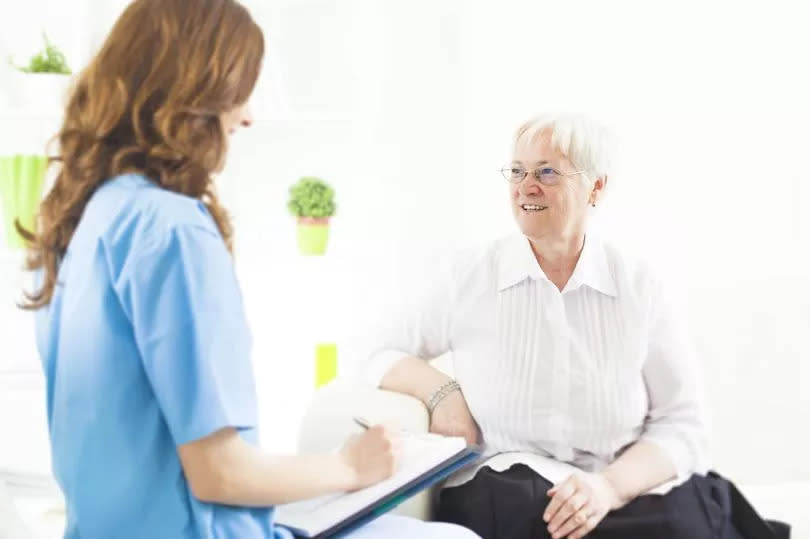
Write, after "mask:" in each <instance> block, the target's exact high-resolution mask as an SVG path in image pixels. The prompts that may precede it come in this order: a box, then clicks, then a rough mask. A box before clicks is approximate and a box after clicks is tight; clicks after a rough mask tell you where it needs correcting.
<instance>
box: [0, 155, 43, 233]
mask: <svg viewBox="0 0 810 539" xmlns="http://www.w3.org/2000/svg"><path fill="white" fill-rule="evenodd" d="M47 166H48V160H47V158H46V157H45V156H44V155H13V156H2V157H0V202H2V212H0V213H2V214H3V220H4V221H5V226H4V228H5V230H6V244H7V245H8V246H9V247H11V248H12V249H14V248H17V249H19V248H21V247H24V241H23V238H22V236H20V235H19V233H18V232H17V229H16V227H15V226H14V222H15V221H19V222H20V225H21V226H22V227H23V228H25V229H26V230H34V229H35V226H34V225H35V219H36V212H37V207H38V206H39V200H40V197H41V196H42V186H43V183H44V181H45V170H46V168H47Z"/></svg>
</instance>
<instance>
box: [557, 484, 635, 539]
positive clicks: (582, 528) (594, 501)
mask: <svg viewBox="0 0 810 539" xmlns="http://www.w3.org/2000/svg"><path fill="white" fill-rule="evenodd" d="M548 495H549V496H551V501H550V502H549V504H548V506H547V507H546V510H545V512H544V513H543V520H544V521H546V522H547V523H548V531H549V533H550V534H551V536H552V537H553V538H554V539H558V538H560V537H568V538H569V539H580V538H581V537H585V535H587V534H588V533H590V532H591V531H592V530H593V529H594V528H596V525H597V524H599V522H601V521H602V519H603V518H605V515H607V514H608V512H609V511H612V510H614V509H618V508H620V507H622V506H623V505H624V503H625V502H623V501H622V500H621V498H620V497H619V495H618V493H617V492H616V489H615V488H614V487H613V485H612V484H611V483H610V481H609V480H608V479H607V478H606V477H605V476H604V475H602V474H599V473H587V472H578V473H575V474H573V475H571V476H570V477H569V478H568V479H566V480H565V481H563V482H562V483H559V484H558V485H555V486H554V488H552V489H550V490H549V491H548Z"/></svg>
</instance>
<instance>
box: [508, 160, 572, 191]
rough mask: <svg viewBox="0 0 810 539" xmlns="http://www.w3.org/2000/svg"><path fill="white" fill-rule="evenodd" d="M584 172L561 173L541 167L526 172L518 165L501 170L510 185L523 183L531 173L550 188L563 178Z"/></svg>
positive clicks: (554, 169)
mask: <svg viewBox="0 0 810 539" xmlns="http://www.w3.org/2000/svg"><path fill="white" fill-rule="evenodd" d="M584 172H585V171H584V170H577V171H576V172H560V171H559V170H557V169H556V168H551V167H540V168H536V169H534V170H526V169H525V168H523V167H521V166H518V165H508V166H505V167H503V168H502V169H501V174H503V177H504V178H506V181H508V182H510V183H520V182H522V181H523V178H525V177H526V176H527V175H528V174H529V173H531V174H532V176H534V179H536V180H537V181H539V182H540V183H542V184H543V185H546V186H549V187H553V186H555V185H558V184H559V183H560V182H561V181H562V179H563V178H567V177H568V176H576V175H577V174H583V173H584Z"/></svg>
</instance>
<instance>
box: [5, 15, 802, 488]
mask: <svg viewBox="0 0 810 539" xmlns="http://www.w3.org/2000/svg"><path fill="white" fill-rule="evenodd" d="M246 4H247V5H248V6H249V7H250V8H251V10H252V12H253V13H254V16H255V17H256V19H257V20H258V21H259V22H260V23H261V25H262V26H263V28H264V29H265V32H266V37H267V40H268V45H269V49H268V55H267V59H266V62H265V70H264V72H263V74H262V77H261V80H260V83H259V85H258V87H257V90H256V94H255V97H254V103H253V104H254V107H253V108H254V113H255V116H256V123H255V126H254V127H253V128H252V129H250V130H247V131H243V132H240V133H239V134H238V135H237V136H236V137H235V139H234V141H233V147H232V151H231V154H230V156H229V160H228V165H227V168H226V170H225V172H224V173H223V174H222V176H221V178H219V180H218V181H219V184H220V189H221V191H222V195H223V198H224V200H225V202H226V204H227V205H228V206H229V208H230V209H231V211H232V213H233V215H234V220H235V226H236V231H237V236H236V264H237V271H238V272H239V275H240V278H241V281H242V285H243V289H244V294H245V296H246V302H247V308H248V311H249V312H248V315H249V318H250V321H251V325H252V327H253V330H254V334H255V354H254V362H255V367H256V372H257V379H258V382H259V388H260V401H261V408H262V410H261V411H262V416H263V422H264V435H263V442H264V444H265V445H266V446H267V447H268V448H270V449H272V450H276V451H292V450H293V449H294V447H295V437H296V428H297V422H298V420H299V418H300V416H301V414H302V413H303V409H304V405H305V403H306V402H307V401H308V399H309V398H310V397H311V394H312V377H313V375H312V356H313V349H314V345H315V343H316V342H319V341H335V342H338V343H339V354H340V361H341V370H342V371H343V372H347V371H349V370H350V369H351V364H352V363H353V361H354V360H355V359H356V357H355V356H353V354H352V350H353V349H352V347H351V346H350V343H351V342H353V339H354V338H355V337H358V336H362V335H363V334H364V332H365V331H366V328H367V327H368V324H369V323H370V322H371V321H373V320H374V319H375V318H378V317H380V316H381V313H384V312H385V310H386V309H387V308H388V307H389V305H390V304H393V303H395V302H396V301H398V300H399V298H400V297H401V296H402V295H403V294H404V291H405V290H411V289H413V287H417V286H418V283H420V282H424V280H425V279H427V278H429V276H430V273H431V271H432V269H433V268H434V267H435V266H436V265H437V264H439V263H440V262H441V260H442V258H443V257H446V255H447V254H448V253H450V252H452V251H454V250H455V249H457V248H459V247H462V246H467V245H471V244H480V243H483V242H485V241H487V240H488V239H491V238H494V237H497V236H499V235H502V234H503V233H506V232H510V231H512V230H513V229H514V227H513V223H512V221H511V218H510V214H509V210H508V202H507V195H506V186H505V185H504V183H505V182H503V180H502V179H501V178H500V176H499V174H498V173H497V172H496V171H497V169H498V168H500V166H501V165H502V164H503V163H504V162H506V161H508V160H509V158H510V155H509V144H510V140H511V136H512V132H513V130H514V129H515V127H517V125H518V124H519V123H520V122H522V121H523V120H525V119H527V118H528V117H529V116H531V115H534V114H536V113H540V112H544V111H548V110H551V111H555V110H567V111H579V112H585V113H587V114H590V115H592V116H594V117H596V118H597V119H599V120H601V121H603V122H604V123H607V124H608V125H610V126H611V127H612V129H613V131H614V132H615V134H616V136H617V141H618V144H617V146H618V149H619V162H618V164H617V168H616V170H615V173H614V174H612V176H611V179H610V184H609V196H608V197H607V198H606V200H605V202H604V204H603V205H601V206H600V207H599V208H598V209H597V210H596V215H595V216H594V220H593V223H592V225H593V226H594V227H598V228H599V229H600V230H602V231H603V235H605V236H607V237H609V238H610V239H612V241H614V242H616V243H618V244H620V245H623V246H625V247H626V248H627V249H628V250H630V251H632V252H636V253H640V254H642V255H643V256H646V257H647V258H649V259H651V260H652V261H653V262H654V263H655V264H656V266H658V267H659V268H660V269H661V271H663V272H665V273H666V274H667V276H668V277H669V278H670V279H671V281H672V283H673V286H675V287H676V288H678V289H679V290H681V291H682V292H683V294H682V296H681V297H682V298H683V300H684V301H683V302H684V307H686V309H687V313H688V316H689V323H690V327H691V329H692V334H693V338H694V341H695V344H696V346H697V348H698V351H699V353H700V355H701V359H702V361H703V364H704V366H705V372H706V377H707V385H708V388H709V396H710V401H711V405H712V413H713V420H714V427H713V434H714V442H715V443H714V446H715V455H716V457H717V458H716V461H717V464H718V468H719V469H720V470H721V471H722V472H725V473H726V474H727V475H730V476H732V477H734V478H735V479H738V480H740V481H746V482H774V481H798V480H804V481H810V466H808V464H807V462H806V458H807V455H810V352H808V346H807V339H806V335H807V333H808V329H810V178H809V177H808V162H807V157H806V156H807V148H809V147H810V106H808V105H807V100H808V96H810V84H808V77H807V75H806V72H807V58H806V54H807V51H808V50H810V38H809V37H808V33H807V32H806V28H805V24H804V21H805V20H806V19H804V18H803V17H802V16H801V13H802V12H803V10H802V9H801V3H799V2H796V3H787V2H768V3H765V2H761V3H756V2H755V3H742V2H728V3H725V2H724V3H720V2H666V3H659V2H568V1H566V2H563V1H557V2H535V1H531V2H530V1H517V0H501V1H499V2H462V1H456V2H454V1H449V0H445V1H427V0H417V1H405V0H384V1H381V0H341V1H338V0H333V1H328V0H300V1H293V0H274V1H271V0H266V1H261V0H253V1H251V2H246ZM743 4H744V5H743ZM123 5H125V2H121V1H119V0H73V1H71V2H63V1H57V0H29V1H27V2H25V3H17V2H11V1H10V0H0V6H2V11H1V12H0V58H5V57H6V56H7V55H8V54H13V55H14V57H15V59H16V60H17V61H18V63H20V62H23V61H24V60H25V58H26V57H27V56H28V55H30V54H31V53H32V52H33V51H34V50H35V48H36V47H37V45H38V43H39V35H40V32H41V30H42V29H45V30H47V32H48V34H49V36H50V37H51V39H52V40H53V41H54V42H56V43H58V44H59V45H61V46H62V47H63V48H64V50H65V52H66V53H67V55H68V59H69V61H70V63H71V64H72V66H73V67H74V68H77V67H80V66H81V65H83V64H84V63H85V62H86V61H87V59H88V58H89V57H90V55H91V53H92V51H94V50H95V48H96V47H97V46H98V45H99V44H100V43H101V40H102V39H103V38H104V36H105V34H106V32H107V31H108V30H109V28H110V26H111V24H112V22H113V21H114V19H115V17H116V16H117V14H118V13H119V12H120V10H121V9H122V6H123ZM0 83H2V89H3V92H0V154H4V153H8V152H9V151H10V150H11V148H14V150H15V151H17V150H18V149H19V147H20V145H30V146H31V151H39V150H40V149H41V146H40V145H39V141H40V139H42V140H44V138H43V137H45V133H49V130H50V129H52V128H53V127H52V126H53V125H55V123H56V121H58V120H54V119H53V118H49V117H47V116H45V115H39V116H32V115H27V114H23V113H21V112H20V111H19V110H16V109H14V108H13V107H12V106H10V105H9V99H10V94H9V92H10V89H11V88H12V79H11V74H10V73H9V71H8V69H7V68H6V67H5V65H0ZM301 175H319V176H321V177H323V178H325V179H326V180H328V181H329V182H331V183H332V184H333V185H334V187H335V188H336V191H337V202H338V210H339V213H338V216H337V217H336V218H335V219H334V220H333V226H332V238H331V243H330V247H329V253H328V255H327V256H326V257H323V258H304V257H300V256H299V255H297V253H296V251H295V240H294V234H295V227H294V222H293V221H292V219H291V218H290V217H289V216H288V215H287V214H286V209H285V207H286V196H287V188H288V186H289V185H290V184H291V183H292V182H293V181H295V180H296V179H297V178H298V177H299V176H301ZM20 262H21V254H20V253H19V252H13V251H9V250H8V249H7V248H6V247H5V246H4V247H0V271H2V279H0V426H5V428H2V429H0V433H2V436H3V440H2V442H0V468H3V467H9V466H15V465H16V466H22V464H20V461H15V460H14V459H19V458H22V457H21V456H20V455H23V456H24V457H25V458H26V463H25V466H30V467H32V468H36V467H42V466H47V447H46V439H45V434H44V433H45V429H44V424H43V422H44V415H43V412H42V407H43V405H44V397H43V396H42V395H41V380H40V375H39V371H38V365H37V363H36V361H37V360H36V351H35V349H34V344H33V333H32V321H31V319H30V318H29V315H27V314H24V313H22V312H21V311H19V310H17V309H15V308H14V307H13V301H14V300H15V299H17V298H18V295H19V290H20V287H21V286H22V284H23V282H24V281H23V277H22V276H21V275H20V274H19V272H18V271H17V268H18V267H19V265H20Z"/></svg>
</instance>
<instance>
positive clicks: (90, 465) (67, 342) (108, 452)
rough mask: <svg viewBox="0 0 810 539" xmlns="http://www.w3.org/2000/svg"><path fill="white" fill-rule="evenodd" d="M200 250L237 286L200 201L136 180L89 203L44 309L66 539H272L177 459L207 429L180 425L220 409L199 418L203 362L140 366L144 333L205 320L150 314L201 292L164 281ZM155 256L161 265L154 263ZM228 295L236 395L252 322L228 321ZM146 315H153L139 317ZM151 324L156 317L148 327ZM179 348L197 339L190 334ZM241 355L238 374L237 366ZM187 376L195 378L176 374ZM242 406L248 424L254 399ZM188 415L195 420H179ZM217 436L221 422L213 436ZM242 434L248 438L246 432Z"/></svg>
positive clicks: (248, 387)
mask: <svg viewBox="0 0 810 539" xmlns="http://www.w3.org/2000/svg"><path fill="white" fill-rule="evenodd" d="M200 243H203V244H205V243H208V244H210V246H211V247H212V248H213V251H214V253H211V256H210V257H209V259H208V260H199V265H200V266H201V267H202V266H206V272H207V273H209V275H211V278H212V280H214V281H217V280H219V281H221V284H222V287H225V288H229V287H230V286H231V284H232V282H233V279H232V276H231V275H230V272H229V268H228V265H229V260H228V255H227V252H226V250H225V246H224V243H222V239H221V237H220V236H219V233H218V231H217V229H216V227H215V224H214V222H213V221H212V219H211V217H210V216H209V214H208V211H207V210H206V208H205V207H204V206H203V205H202V204H201V203H200V202H199V201H196V200H194V199H192V198H189V197H186V196H182V195H179V194H175V193H172V192H169V191H167V190H165V189H161V188H159V187H157V186H156V185H154V184H152V183H151V182H149V181H147V180H146V179H145V178H143V177H141V176H137V175H127V176H122V177H118V178H115V179H112V180H111V181H109V182H107V183H106V184H104V185H103V186H102V187H100V188H99V190H98V191H97V192H96V193H95V194H94V195H93V197H92V198H91V200H90V201H89V203H88V204H87V206H86V208H85V211H84V213H83V216H82V219H81V221H80V223H79V226H78V227H77V228H76V231H75V233H74V235H73V238H72V239H71V242H70V245H69V247H68V249H67V252H66V254H65V256H64V258H63V260H62V262H61V265H60V270H59V276H58V282H59V284H58V286H57V287H56V289H55V291H54V294H53V297H52V299H51V302H50V305H49V306H48V307H46V308H43V309H40V310H39V311H38V312H37V331H38V344H39V347H40V354H41V357H42V361H43V367H44V369H45V373H46V376H47V381H48V416H49V422H50V430H51V441H52V446H53V463H54V473H55V475H56V477H57V480H58V481H59V484H60V485H61V487H62V488H63V490H64V493H65V497H66V500H67V506H68V519H69V523H68V532H67V536H68V537H126V536H128V534H129V535H130V536H132V537H201V536H206V535H207V533H206V532H209V531H212V530H217V531H218V532H219V533H223V532H225V531H231V532H233V531H235V530H245V529H251V528H253V531H254V533H253V534H251V536H252V537H265V536H269V534H270V525H271V522H270V519H271V511H270V510H263V511H262V510H253V511H250V510H246V509H242V510H240V509H236V508H226V507H223V506H215V505H210V504H203V503H201V502H199V501H197V500H195V499H194V497H193V496H192V495H191V494H190V492H189V488H188V484H187V482H186V480H185V478H184V475H183V472H182V468H181V465H180V461H179V459H178V456H177V451H176V449H175V446H176V444H177V443H180V442H183V441H186V440H176V439H175V436H180V437H184V438H189V437H190V438H192V439H193V438H194V436H195V434H196V433H194V432H192V431H193V429H194V426H193V424H194V422H195V421H198V422H204V421H206V419H204V418H195V417H188V418H187V421H188V424H186V425H184V424H183V423H184V421H186V418H185V416H187V415H191V414H192V413H194V414H197V415H205V414H208V413H211V412H212V411H213V410H214V408H215V407H216V406H215V405H213V404H212V406H211V409H210V410H209V409H202V410H201V409H195V408H194V406H195V403H194V402H193V399H194V397H195V393H197V391H196V390H193V389H191V390H189V389H187V388H186V387H185V386H186V384H185V383H184V382H183V381H182V380H183V377H189V378H193V377H194V376H195V375H196V374H198V373H195V372H193V370H194V368H195V365H197V366H198V365H199V360H198V359H196V358H189V357H183V355H186V356H188V355H190V354H195V353H196V351H195V350H193V349H188V350H179V351H178V355H177V357H175V358H170V357H169V356H168V355H166V354H162V355H161V354H158V356H157V357H158V358H159V361H161V362H163V364H161V365H155V364H151V365H150V364H144V359H145V356H144V355H142V353H141V350H140V349H139V341H141V342H140V345H141V347H145V346H147V347H148V346H150V344H149V343H148V342H144V341H145V340H144V339H139V337H142V336H143V335H138V334H139V333H142V332H144V331H149V332H150V336H149V337H148V338H149V339H150V340H151V341H152V342H157V341H159V340H161V339H163V336H162V335H161V334H160V333H161V332H162V331H165V332H166V333H171V332H176V331H178V328H181V329H180V331H182V328H187V329H188V330H189V331H192V329H193V327H194V324H195V323H199V321H196V322H195V321H191V320H190V319H191V317H193V316H194V313H192V312H189V313H186V315H185V316H183V315H182V314H181V316H182V318H180V319H179V320H177V319H174V317H175V316H177V315H178V313H176V312H173V310H174V309H175V307H171V306H170V307H168V308H169V309H171V310H166V307H162V308H161V307H159V308H157V309H154V308H150V307H149V306H150V305H153V306H154V305H158V304H157V303H156V302H155V301H154V299H155V298H150V297H148V296H150V295H155V294H158V295H159V294H162V295H164V296H166V295H168V296H174V295H177V294H183V295H185V294H187V293H188V292H189V291H190V290H191V288H193V286H194V285H193V284H191V285H182V288H183V290H178V289H177V286H176V285H177V277H178V276H172V275H171V274H170V273H171V271H172V267H173V264H176V263H173V262H172V260H171V259H175V260H176V261H178V262H179V261H182V259H183V258H184V257H185V256H187V255H186V253H188V252H189V251H192V252H196V251H199V245H198V244H200ZM217 243H219V244H220V246H221V248H220V251H221V252H220V256H217V255H216V250H217V249H216V245H217ZM144 257H147V259H144ZM155 257H157V258H158V259H165V260H164V261H163V262H160V263H158V264H156V263H155V262H156V260H155ZM218 260H219V261H218ZM156 266H158V267H156ZM160 267H162V268H163V269H164V270H166V271H167V274H165V275H155V278H149V277H148V276H146V277H145V278H144V274H143V270H144V269H146V271H148V272H149V273H151V274H154V273H155V272H156V271H160ZM174 267H179V265H174ZM218 271H222V273H217V272H218ZM212 272H213V274H212ZM183 278H185V276H184V277H183ZM206 278H208V277H206ZM231 292H232V293H235V294H236V296H237V297H234V298H233V302H234V305H233V306H232V307H231V309H233V310H234V311H235V312H236V316H234V315H230V316H229V315H228V314H227V311H228V310H229V309H228V306H226V305H223V306H222V307H223V308H225V309H226V313H223V320H230V321H231V323H230V325H231V327H232V328H235V329H238V333H235V334H232V335H231V336H230V338H229V341H230V343H231V345H232V346H234V347H236V350H232V351H231V354H233V353H234V352H236V354H235V355H231V354H229V357H232V358H235V360H234V361H233V362H231V363H230V367H231V368H233V369H236V370H237V371H238V370H240V368H241V370H242V371H243V372H241V373H240V374H238V375H237V378H236V379H234V377H233V376H232V375H229V380H231V384H233V385H234V386H235V387H232V388H231V389H232V390H234V391H235V392H239V391H247V392H252V384H251V382H250V373H249V363H248V361H247V359H248V357H249V351H248V350H247V349H246V343H248V342H249V336H248V335H247V332H246V329H245V327H244V324H239V323H234V322H233V321H234V319H235V318H238V315H239V313H240V311H241V309H240V305H239V298H238V291H234V290H231ZM137 296H140V297H137ZM164 299H169V298H166V297H164ZM186 301H187V300H186V299H184V298H175V299H173V300H172V303H179V305H178V306H179V307H181V308H182V307H186V308H187V307H190V306H191V305H190V304H188V303H186ZM167 304H168V302H167ZM144 309H149V310H150V311H151V312H149V313H146V312H138V311H139V310H140V311H143V310H144ZM144 316H148V317H150V318H155V317H157V318H158V319H156V320H154V319H153V320H143V319H142V318H143V317H144ZM202 316H205V314H202ZM160 317H165V318H163V319H161V318H160ZM147 328H149V329H147ZM161 328H162V329H161ZM155 330H157V331H155ZM173 340H175V342H183V341H185V342H188V343H194V342H199V341H198V340H197V339H196V338H195V337H194V336H180V338H179V339H173ZM163 342H166V341H165V339H164V341H163ZM240 346H241V347H242V349H241V350H240V349H239V347H240ZM239 352H241V353H242V354H241V356H242V357H241V360H242V361H241V363H242V364H241V365H240V362H239V360H240V358H238V357H235V356H239V355H240V354H239ZM150 357H152V358H154V357H155V356H154V355H152V354H150ZM147 359H148V358H147ZM167 359H170V360H173V364H168V361H166V360H167ZM153 361H154V360H153ZM184 368H188V369H189V371H190V372H181V371H182V370H183V369H184ZM172 376H177V379H175V380H171V379H170V377H172ZM161 378H165V379H161ZM214 396H215V395H213V394H212V395H211V397H214ZM189 400H191V402H184V401H189ZM242 400H243V402H242V403H241V404H243V405H244V406H245V408H244V409H243V410H240V411H239V413H241V414H243V416H245V417H246V419H245V420H244V421H243V422H247V423H253V418H254V417H255V409H254V408H253V407H252V406H251V402H250V400H251V399H249V398H245V399H242ZM161 401H162V402H161ZM184 406H188V407H189V411H188V412H183V411H182V408H183V407H184ZM167 413H168V415H167ZM217 413H218V412H217ZM178 416H179V417H178ZM167 418H168V420H169V421H172V422H174V423H177V424H176V425H172V428H173V429H174V430H175V432H174V433H172V431H171V430H170V425H169V424H168V423H167ZM219 426H223V425H213V426H212V428H218V427H219ZM245 427H249V425H245ZM204 434H208V433H207V432H204ZM243 436H245V437H247V438H249V439H250V438H254V436H253V431H252V430H251V429H250V428H246V429H245V430H244V431H243ZM251 441H255V440H251ZM263 513H264V514H263ZM255 532H259V533H258V534H257V533H255ZM223 535H225V536H228V535H231V534H223ZM232 536H233V535H232Z"/></svg>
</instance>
